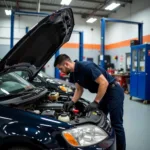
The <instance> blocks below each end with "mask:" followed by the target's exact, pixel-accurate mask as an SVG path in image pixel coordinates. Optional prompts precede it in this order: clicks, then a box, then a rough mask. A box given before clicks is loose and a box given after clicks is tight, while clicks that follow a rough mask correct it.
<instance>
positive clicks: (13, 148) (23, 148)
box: [8, 147, 31, 150]
mask: <svg viewBox="0 0 150 150" xmlns="http://www.w3.org/2000/svg"><path fill="white" fill-rule="evenodd" d="M8 150H31V149H30V148H27V147H12V148H8Z"/></svg>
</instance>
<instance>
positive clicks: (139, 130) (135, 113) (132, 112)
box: [83, 90, 150, 150]
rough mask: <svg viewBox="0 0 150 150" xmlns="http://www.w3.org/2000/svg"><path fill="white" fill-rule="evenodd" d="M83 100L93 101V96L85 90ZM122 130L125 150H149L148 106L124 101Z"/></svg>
mask: <svg viewBox="0 0 150 150" xmlns="http://www.w3.org/2000/svg"><path fill="white" fill-rule="evenodd" d="M83 98H85V99H87V100H90V101H93V100H94V98H95V94H91V93H89V92H88V91H87V90H85V91H84V93H83ZM124 128H125V132H126V143H127V148H126V150H150V104H143V103H142V102H141V101H137V100H136V99H135V98H133V100H129V95H125V100H124Z"/></svg>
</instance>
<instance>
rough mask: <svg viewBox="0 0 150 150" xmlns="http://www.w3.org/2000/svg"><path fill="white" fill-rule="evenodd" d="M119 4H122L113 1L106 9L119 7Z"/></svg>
mask: <svg viewBox="0 0 150 150" xmlns="http://www.w3.org/2000/svg"><path fill="white" fill-rule="evenodd" d="M118 6H120V3H111V4H110V5H108V6H107V7H106V8H105V10H113V9H115V8H117V7H118Z"/></svg>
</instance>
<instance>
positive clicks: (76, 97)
mask: <svg viewBox="0 0 150 150" xmlns="http://www.w3.org/2000/svg"><path fill="white" fill-rule="evenodd" d="M75 86H76V90H75V93H74V96H73V98H72V101H73V102H74V103H76V102H77V101H78V100H79V98H80V97H81V96H82V94H83V87H82V86H80V85H79V84H78V83H75Z"/></svg>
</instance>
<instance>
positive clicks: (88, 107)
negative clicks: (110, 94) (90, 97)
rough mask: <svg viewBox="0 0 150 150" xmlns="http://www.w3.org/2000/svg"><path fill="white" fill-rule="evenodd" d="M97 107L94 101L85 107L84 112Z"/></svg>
mask: <svg viewBox="0 0 150 150" xmlns="http://www.w3.org/2000/svg"><path fill="white" fill-rule="evenodd" d="M97 109H98V103H97V102H95V101H94V102H92V103H90V104H89V105H88V106H87V107H86V108H85V112H89V111H92V110H97Z"/></svg>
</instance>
